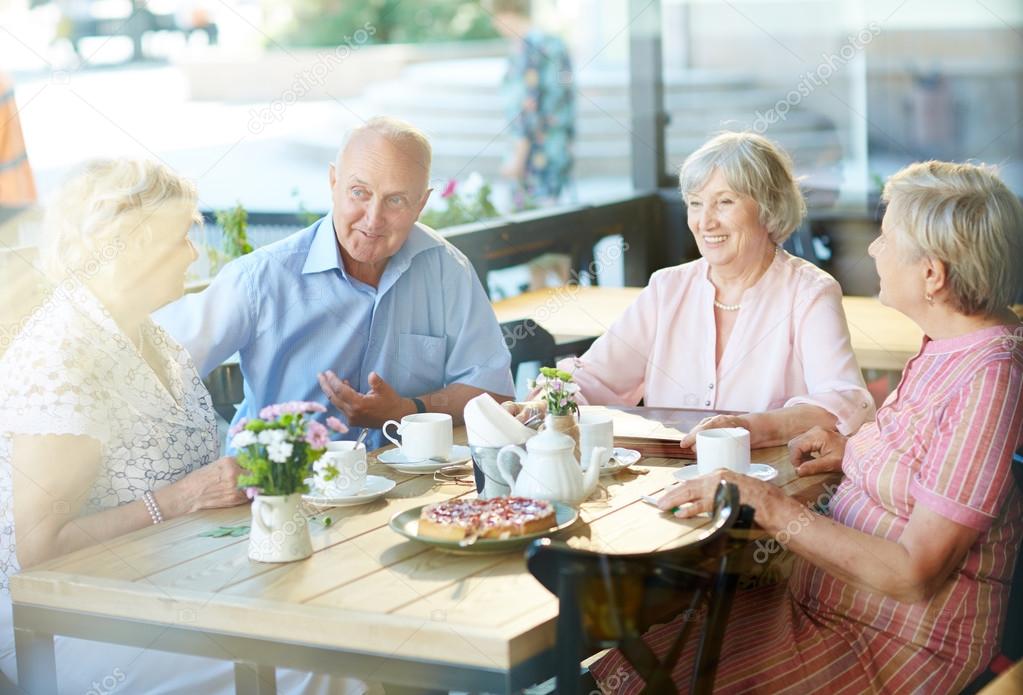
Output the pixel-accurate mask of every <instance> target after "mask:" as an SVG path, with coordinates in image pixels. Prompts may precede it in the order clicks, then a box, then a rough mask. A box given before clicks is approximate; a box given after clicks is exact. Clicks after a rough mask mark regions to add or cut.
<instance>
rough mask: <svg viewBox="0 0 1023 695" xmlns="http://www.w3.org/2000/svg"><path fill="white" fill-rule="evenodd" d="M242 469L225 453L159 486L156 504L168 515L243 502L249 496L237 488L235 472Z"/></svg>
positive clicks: (230, 505) (239, 471)
mask: <svg viewBox="0 0 1023 695" xmlns="http://www.w3.org/2000/svg"><path fill="white" fill-rule="evenodd" d="M242 472H243V471H242V468H241V466H239V465H238V461H237V460H236V459H235V457H234V456H224V457H222V458H219V459H217V460H216V461H214V462H213V463H211V464H209V465H206V466H203V467H202V468H198V469H196V470H194V471H192V472H191V473H189V474H188V475H186V476H185V477H184V478H182V479H181V480H179V481H178V482H176V483H174V484H173V485H169V486H167V487H165V488H162V489H161V490H158V491H157V492H156V501H157V504H158V505H159V506H160V508H161V509H163V510H164V511H165V515H166V516H168V517H173V516H177V515H178V514H188V513H190V512H197V511H199V510H200V509H220V508H222V507H234V506H236V505H239V504H244V503H245V502H248V501H249V498H248V497H246V495H245V491H244V490H239V489H238V476H239V475H240V474H241V473H242ZM166 512H169V514H166Z"/></svg>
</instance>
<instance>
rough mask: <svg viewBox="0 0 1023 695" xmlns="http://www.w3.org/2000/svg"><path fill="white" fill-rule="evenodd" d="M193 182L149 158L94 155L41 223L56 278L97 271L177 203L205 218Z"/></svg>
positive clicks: (142, 237)
mask: <svg viewBox="0 0 1023 695" xmlns="http://www.w3.org/2000/svg"><path fill="white" fill-rule="evenodd" d="M196 200H197V194H196V189H195V185H194V184H193V183H192V182H191V181H189V180H188V179H185V178H182V177H180V176H178V175H177V174H175V173H174V172H173V171H171V169H170V168H168V167H167V166H165V165H163V164H160V163H159V162H154V161H151V160H148V159H96V160H91V161H89V162H86V163H85V164H83V165H82V166H81V167H79V168H78V169H77V170H76V171H75V172H74V173H72V175H71V176H70V177H69V178H68V179H67V181H65V183H64V184H63V185H62V186H61V188H60V190H59V191H58V192H57V194H56V195H55V197H54V199H53V200H52V202H51V204H50V206H49V208H48V210H47V213H46V217H45V219H44V222H43V230H44V240H43V244H42V248H41V255H42V259H43V263H44V265H45V268H46V272H47V274H48V275H49V276H50V277H51V278H53V279H54V280H60V279H62V278H64V277H66V276H68V275H74V274H81V273H86V274H89V275H91V274H94V273H95V272H96V269H98V268H99V267H101V266H102V265H104V264H105V263H108V262H110V261H111V260H113V258H114V257H116V255H117V253H118V252H119V250H121V249H122V248H123V244H124V243H125V242H126V241H127V240H128V238H131V237H138V238H139V240H140V241H142V242H143V243H144V242H145V241H147V240H148V238H149V237H148V236H147V235H148V234H150V233H151V232H152V227H151V226H150V225H149V224H148V223H147V222H148V220H149V218H150V217H152V216H153V215H154V214H156V213H158V212H161V211H173V210H174V209H175V206H176V207H177V208H178V209H181V210H182V212H188V213H189V214H190V215H191V218H192V221H194V222H195V223H197V224H201V223H202V216H201V215H200V214H199V211H198V210H197V208H196Z"/></svg>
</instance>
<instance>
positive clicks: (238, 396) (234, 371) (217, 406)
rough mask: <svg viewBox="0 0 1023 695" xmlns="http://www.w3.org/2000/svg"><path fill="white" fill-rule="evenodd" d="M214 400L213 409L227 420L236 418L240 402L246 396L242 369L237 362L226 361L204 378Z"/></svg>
mask: <svg viewBox="0 0 1023 695" xmlns="http://www.w3.org/2000/svg"><path fill="white" fill-rule="evenodd" d="M203 383H204V384H206V388H207V389H208V390H209V392H210V398H211V399H212V400H213V409H214V410H216V411H217V414H218V415H220V417H222V418H224V420H226V421H227V422H231V420H233V419H234V414H235V412H236V411H237V410H238V404H239V403H241V402H242V399H243V398H245V393H244V390H243V389H244V380H243V379H242V370H241V367H240V366H239V365H238V363H237V362H225V363H224V364H222V365H220V366H219V367H216V368H214V370H213V371H212V372H210V374H209V376H208V377H206V378H205V379H203Z"/></svg>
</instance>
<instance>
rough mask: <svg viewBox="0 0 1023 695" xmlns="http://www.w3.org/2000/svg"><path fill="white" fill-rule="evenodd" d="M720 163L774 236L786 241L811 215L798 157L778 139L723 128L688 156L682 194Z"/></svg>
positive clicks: (681, 179) (680, 178)
mask: <svg viewBox="0 0 1023 695" xmlns="http://www.w3.org/2000/svg"><path fill="white" fill-rule="evenodd" d="M715 169H719V170H720V171H721V173H722V174H724V176H725V180H726V181H728V185H729V186H731V187H732V188H733V189H734V190H735V192H736V193H739V194H742V195H746V196H749V197H750V198H752V199H753V200H754V201H756V203H757V205H758V206H759V208H760V222H761V224H763V225H764V226H765V227H767V232H768V234H769V235H770V237H771V241H772V242H773V243H775V244H781V243H782V242H784V241H785V240H786V239H788V238H789V236H790V235H791V234H792V232H794V231H795V230H796V227H798V226H799V223H800V222H802V221H803V217H804V216H805V215H806V203H805V202H804V201H803V194H802V193H801V192H800V190H799V184H798V183H797V182H796V177H795V174H793V167H792V159H791V158H790V157H789V156H788V154H786V153H785V151H784V150H782V149H781V148H780V147H778V146H777V145H775V144H774V143H773V142H771V141H770V140H768V139H767V138H765V137H763V136H762V135H757V134H756V133H749V132H726V133H719V134H718V135H716V136H715V137H714V138H712V139H711V140H709V141H707V142H706V143H704V144H703V146H702V147H700V149H698V150H696V152H693V153H692V154H691V155H689V156H688V157H686V161H685V163H683V164H682V168H681V169H680V170H679V173H678V182H679V188H680V190H681V192H682V197H683V198H685V197H686V196H687V195H688V194H690V193H694V192H696V191H698V190H700V189H701V188H703V186H704V185H705V184H706V183H707V180H708V179H709V178H710V177H711V176H712V175H713V174H714V170H715Z"/></svg>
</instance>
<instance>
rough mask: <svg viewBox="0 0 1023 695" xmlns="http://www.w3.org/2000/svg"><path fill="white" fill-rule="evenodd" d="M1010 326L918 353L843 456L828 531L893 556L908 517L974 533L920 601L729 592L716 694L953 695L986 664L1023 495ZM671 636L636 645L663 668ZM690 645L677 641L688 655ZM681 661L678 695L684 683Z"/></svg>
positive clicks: (1020, 333) (851, 593) (801, 579)
mask: <svg viewBox="0 0 1023 695" xmlns="http://www.w3.org/2000/svg"><path fill="white" fill-rule="evenodd" d="M1021 444H1023V326H1021V327H1020V328H1017V329H1016V330H1013V329H1011V328H1007V327H1004V326H1002V327H994V328H987V329H983V330H980V331H976V332H974V333H971V334H968V335H965V336H960V337H957V338H951V339H947V340H929V339H926V338H925V340H924V345H923V348H922V349H921V351H920V353H919V354H918V355H917V356H916V357H914V358H913V359H912V360H910V362H909V364H908V365H907V367H906V369H905V371H904V373H903V378H902V382H901V383H900V384H899V388H898V389H897V390H896V391H895V392H894V393H893V394H892V395H890V396H889V398H888V400H887V401H886V402H885V404H884V406H883V407H882V408H881V409H880V410H878V412H877V420H876V421H875V422H873V423H868V424H866V425H864V426H863V428H862V429H861V430H860V431H859V433H857V434H856V435H855V436H853V437H852V438H851V439H850V440H849V442H848V445H847V447H846V451H845V458H844V460H843V462H842V470H843V472H844V474H845V478H844V480H843V481H842V484H841V486H840V487H839V489H838V491H837V492H836V493H835V496H834V498H833V499H832V504H831V515H832V517H833V518H834V520H835V521H838V522H840V523H843V524H845V525H847V526H850V527H852V528H855V529H858V530H860V531H862V532H864V533H869V534H872V535H875V536H881V537H883V538H887V539H891V540H897V539H898V538H899V537H900V535H901V534H902V532H903V529H905V528H906V525H907V524H908V523H909V516H910V513H911V512H912V511H913V507H914V506H915V505H916V504H922V505H925V506H926V507H927V508H928V509H929V510H931V511H933V512H936V513H938V514H940V515H942V516H944V517H945V518H947V519H951V520H953V521H955V522H956V523H959V524H962V525H964V526H968V527H970V528H973V529H976V530H977V531H979V532H980V535H979V536H978V538H977V541H976V542H975V543H974V545H973V547H971V548H970V550H969V551H968V553H967V555H966V558H965V559H964V560H963V562H962V563H961V564H960V565H959V567H958V568H957V569H956V570H954V571H953V572H952V574H951V575H950V576H949V578H948V580H947V581H946V582H945V585H944V586H943V587H942V588H941V589H940V590H939V591H938V592H937V593H936V594H935V595H934V596H932V597H931V598H930V599H929V600H926V601H920V602H918V603H914V604H908V603H902V602H900V601H896V600H894V599H892V598H887V597H885V596H882V595H880V594H875V593H871V592H869V591H865V590H862V589H857V588H854V587H853V586H851V585H849V584H847V583H845V582H844V581H842V580H840V579H838V578H836V577H834V576H832V575H830V574H828V573H827V572H825V571H823V570H821V569H818V568H817V567H815V566H814V565H812V564H810V563H809V562H808V561H805V560H803V559H802V558H799V559H797V562H796V567H795V570H794V571H793V574H792V576H791V577H790V579H789V581H788V583H787V584H782V585H778V586H774V587H764V588H761V589H755V590H750V591H740V593H739V594H738V595H737V597H736V601H735V603H734V604H733V607H732V612H731V615H730V618H729V623H728V627H727V629H726V632H725V638H724V646H723V648H722V652H721V661H720V667H719V670H718V674H717V679H716V682H715V691H716V692H722V693H746V692H758V693H793V694H795V693H800V694H801V693H809V692H827V693H866V692H890V693H954V692H957V691H959V690H960V689H962V688H963V687H964V686H965V685H966V684H967V683H969V681H970V680H971V679H972V678H973V677H974V676H975V675H976V674H977V673H979V672H980V671H982V670H983V669H984V668H985V667H986V666H987V664H988V662H989V661H990V660H991V658H992V657H993V656H994V655H995V654H996V653H997V647H998V642H999V640H1000V638H1001V632H1002V625H1003V623H1004V620H1005V611H1006V608H1007V602H1008V593H1009V585H1010V582H1011V574H1012V569H1013V566H1014V563H1015V559H1016V553H1017V552H1018V550H1019V548H1020V542H1021V539H1023V495H1021V494H1020V491H1019V489H1017V487H1016V485H1015V482H1014V479H1013V476H1012V472H1011V465H1012V463H1011V459H1012V452H1013V451H1014V450H1015V449H1016V448H1017V447H1019V446H1020V445H1021ZM678 629H679V623H678V621H676V622H673V623H671V624H668V625H665V626H660V627H657V628H654V629H653V630H651V631H650V633H649V634H648V635H647V637H646V639H647V641H648V642H650V643H651V645H652V646H653V648H654V650H655V651H657V652H658V653H663V652H664V651H666V650H667V648H668V645H669V644H670V643H671V641H672V639H673V638H674V637H675V635H676V633H677V631H678ZM692 641H693V640H690V642H692ZM691 658H692V645H690V648H689V649H687V651H686V653H684V654H683V657H682V659H681V660H680V662H679V668H678V670H677V671H676V680H677V681H678V682H679V683H687V682H688V678H689V674H690V665H689V662H690V660H691ZM592 671H593V673H594V675H595V676H596V678H597V680H598V682H599V683H600V684H601V688H602V690H603V691H604V692H605V693H615V694H616V695H617V694H618V693H637V692H639V691H640V690H641V689H642V687H643V683H642V681H641V679H640V678H639V677H637V676H636V674H635V673H634V672H633V671H632V669H631V667H630V666H629V664H628V662H627V661H625V659H624V657H622V655H621V654H620V653H618V652H616V651H615V652H611V653H609V654H608V655H607V656H606V657H605V658H603V659H601V660H600V661H599V662H598V663H596V664H594V666H593V667H592Z"/></svg>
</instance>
